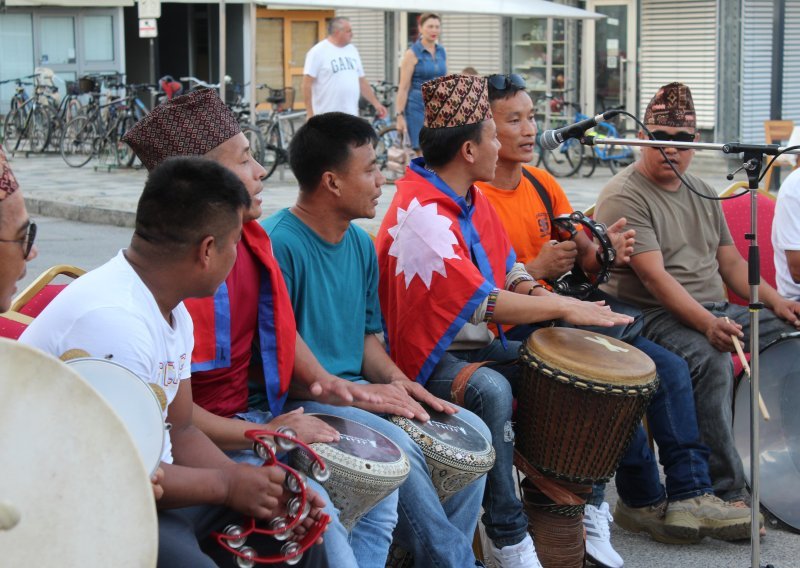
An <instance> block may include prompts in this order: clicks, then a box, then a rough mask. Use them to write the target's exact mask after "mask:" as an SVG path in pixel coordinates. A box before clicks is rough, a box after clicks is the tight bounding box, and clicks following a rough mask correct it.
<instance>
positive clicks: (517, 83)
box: [487, 73, 526, 91]
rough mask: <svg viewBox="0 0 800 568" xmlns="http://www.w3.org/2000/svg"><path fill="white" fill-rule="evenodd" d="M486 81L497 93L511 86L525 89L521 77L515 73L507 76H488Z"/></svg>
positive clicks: (523, 80)
mask: <svg viewBox="0 0 800 568" xmlns="http://www.w3.org/2000/svg"><path fill="white" fill-rule="evenodd" d="M487 81H489V85H491V86H492V88H493V89H495V90H497V91H505V90H506V89H508V88H509V87H511V86H512V85H513V86H514V87H516V88H518V89H524V88H525V87H526V85H525V79H523V78H522V75H518V74H517V73H511V74H509V75H489V77H487Z"/></svg>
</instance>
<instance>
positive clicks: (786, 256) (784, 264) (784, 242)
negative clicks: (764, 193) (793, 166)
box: [772, 169, 800, 300]
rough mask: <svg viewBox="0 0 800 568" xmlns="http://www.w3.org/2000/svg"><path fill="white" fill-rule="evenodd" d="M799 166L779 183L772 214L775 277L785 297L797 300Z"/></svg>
mask: <svg viewBox="0 0 800 568" xmlns="http://www.w3.org/2000/svg"><path fill="white" fill-rule="evenodd" d="M799 213H800V169H798V170H795V171H793V172H792V173H791V175H789V177H787V178H786V181H784V182H783V183H782V184H781V189H780V191H779V192H778V202H777V203H776V204H775V218H774V219H773V221H772V247H773V248H774V249H775V254H774V257H775V280H776V284H777V285H778V286H777V287H778V292H779V293H780V295H781V296H783V297H784V298H789V299H792V300H800V214H799Z"/></svg>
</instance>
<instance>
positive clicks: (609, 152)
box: [605, 144, 633, 174]
mask: <svg viewBox="0 0 800 568" xmlns="http://www.w3.org/2000/svg"><path fill="white" fill-rule="evenodd" d="M605 153H606V163H607V164H608V169H610V170H611V173H612V174H616V173H617V172H618V171H620V170H622V169H624V168H626V167H628V165H630V163H631V162H632V161H633V150H632V149H631V147H630V146H620V145H617V144H614V145H610V146H606V151H605Z"/></svg>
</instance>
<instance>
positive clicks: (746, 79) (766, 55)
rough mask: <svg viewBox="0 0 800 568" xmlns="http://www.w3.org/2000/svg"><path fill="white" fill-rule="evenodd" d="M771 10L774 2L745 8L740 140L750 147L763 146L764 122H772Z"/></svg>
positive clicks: (748, 2)
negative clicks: (770, 118) (770, 115)
mask: <svg viewBox="0 0 800 568" xmlns="http://www.w3.org/2000/svg"><path fill="white" fill-rule="evenodd" d="M772 6H773V2H772V0H745V2H744V6H743V14H742V22H743V24H742V95H741V96H742V107H741V108H742V110H741V117H740V124H741V127H740V131H741V140H742V141H743V142H748V143H750V144H763V143H764V121H765V120H769V108H770V86H771V81H772ZM787 12H788V5H787ZM788 31H789V29H788V26H787V29H786V32H787V33H788ZM787 39H788V36H787ZM785 86H786V85H785V84H784V87H785ZM784 96H785V95H784ZM784 102H786V101H785V100H784Z"/></svg>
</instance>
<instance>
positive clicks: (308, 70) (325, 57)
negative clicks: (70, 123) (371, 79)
mask: <svg viewBox="0 0 800 568" xmlns="http://www.w3.org/2000/svg"><path fill="white" fill-rule="evenodd" d="M352 40H353V27H352V26H351V25H350V20H348V19H347V18H342V17H339V18H333V19H332V20H331V21H330V23H329V24H328V37H327V38H325V39H323V40H322V41H321V42H319V43H318V44H317V45H315V46H314V47H312V48H311V49H310V50H309V51H308V53H307V54H306V63H305V67H304V68H303V73H304V75H303V100H304V101H305V103H306V114H307V115H308V118H311V117H312V116H314V115H315V114H322V113H324V112H333V111H338V112H346V113H347V114H352V115H355V116H358V97H359V95H361V96H363V97H364V98H365V99H367V100H368V101H369V103H370V104H371V105H372V106H374V107H375V110H376V111H377V112H378V116H379V117H380V118H383V117H384V116H386V107H384V106H383V105H382V104H381V103H380V102H379V101H378V98H377V97H376V96H375V92H374V91H373V90H372V87H370V86H369V83H368V82H367V79H366V78H365V77H364V68H363V66H362V65H361V56H359V54H358V50H357V49H356V46H354V45H353V44H352V43H350V42H351V41H352Z"/></svg>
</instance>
